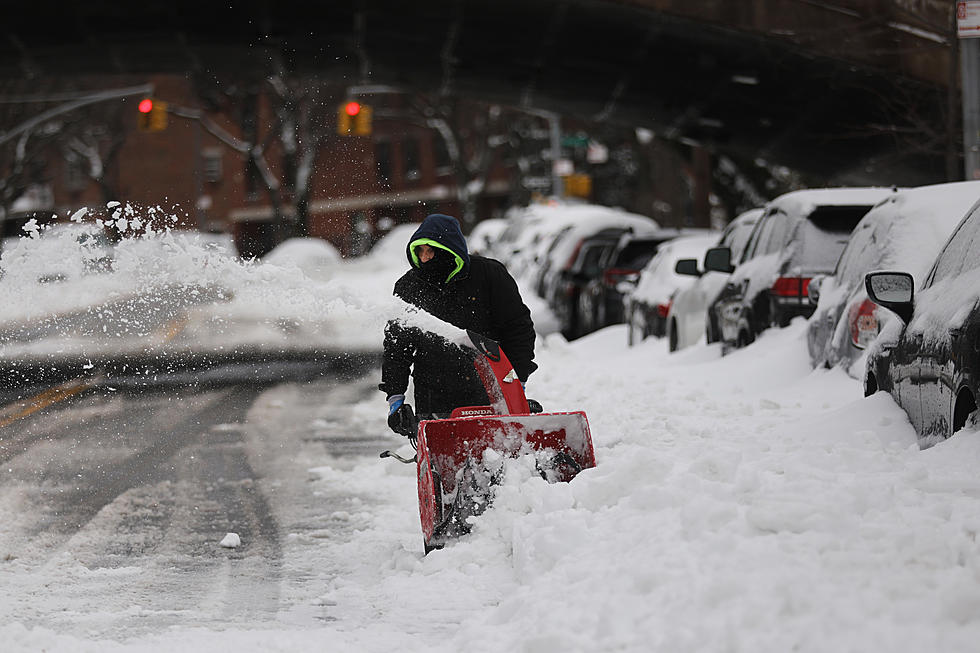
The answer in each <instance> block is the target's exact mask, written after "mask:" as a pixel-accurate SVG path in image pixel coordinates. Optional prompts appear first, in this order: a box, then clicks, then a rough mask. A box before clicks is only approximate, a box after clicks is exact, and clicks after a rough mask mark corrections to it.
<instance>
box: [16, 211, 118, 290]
mask: <svg viewBox="0 0 980 653" xmlns="http://www.w3.org/2000/svg"><path fill="white" fill-rule="evenodd" d="M113 251H114V245H113V243H112V240H110V238H109V236H108V235H107V233H106V231H105V229H104V228H103V227H102V226H100V225H98V224H95V223H91V222H86V223H77V222H57V223H53V224H49V225H47V226H44V227H41V228H40V229H39V230H38V232H37V233H36V234H35V235H32V236H22V237H21V238H17V239H9V240H8V241H7V242H6V243H5V245H4V251H3V256H2V258H0V268H2V270H3V273H4V275H18V276H21V277H23V278H24V279H25V280H32V281H34V282H36V283H53V282H60V281H73V280H78V279H80V278H82V277H84V276H85V275H89V274H96V273H100V272H109V271H110V270H111V269H112V261H113Z"/></svg>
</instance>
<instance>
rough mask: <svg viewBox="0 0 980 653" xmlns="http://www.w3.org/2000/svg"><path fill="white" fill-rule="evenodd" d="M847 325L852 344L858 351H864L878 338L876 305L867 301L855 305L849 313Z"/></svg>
mask: <svg viewBox="0 0 980 653" xmlns="http://www.w3.org/2000/svg"><path fill="white" fill-rule="evenodd" d="M847 324H848V326H849V327H850V329H851V344H852V345H854V346H855V347H857V348H858V349H864V348H865V347H867V346H868V345H870V344H871V341H872V340H874V339H875V338H876V337H878V330H879V325H878V316H877V315H876V314H875V304H874V302H872V301H871V300H870V299H865V300H864V301H863V302H861V303H860V304H854V305H852V306H851V308H850V310H848V312H847Z"/></svg>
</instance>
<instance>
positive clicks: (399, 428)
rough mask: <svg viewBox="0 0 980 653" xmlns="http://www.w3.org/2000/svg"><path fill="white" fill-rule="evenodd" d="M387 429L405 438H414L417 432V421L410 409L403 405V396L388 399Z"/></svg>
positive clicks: (393, 396) (408, 406)
mask: <svg viewBox="0 0 980 653" xmlns="http://www.w3.org/2000/svg"><path fill="white" fill-rule="evenodd" d="M388 428H390V429H391V430H392V431H394V432H395V433H397V434H398V435H404V436H405V437H407V438H414V437H415V436H416V434H417V433H418V430H419V421H418V420H417V419H416V418H415V412H414V411H413V410H412V407H411V406H410V405H408V404H406V403H405V395H392V396H391V397H388Z"/></svg>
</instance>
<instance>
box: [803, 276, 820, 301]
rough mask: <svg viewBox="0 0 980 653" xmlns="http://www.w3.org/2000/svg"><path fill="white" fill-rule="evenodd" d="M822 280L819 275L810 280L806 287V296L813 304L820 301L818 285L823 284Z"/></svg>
mask: <svg viewBox="0 0 980 653" xmlns="http://www.w3.org/2000/svg"><path fill="white" fill-rule="evenodd" d="M823 280H824V276H823V275H822V274H819V275H817V276H815V277H813V278H812V279H810V283H808V284H807V286H806V294H807V296H808V297H809V298H810V301H811V302H813V303H814V304H816V303H817V302H819V301H820V284H822V283H823Z"/></svg>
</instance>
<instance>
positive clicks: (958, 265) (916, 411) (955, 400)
mask: <svg viewBox="0 0 980 653" xmlns="http://www.w3.org/2000/svg"><path fill="white" fill-rule="evenodd" d="M865 286H866V290H867V292H868V297H870V298H871V301H873V302H875V303H876V304H878V305H879V306H882V307H884V308H887V309H890V310H891V311H893V312H894V313H895V314H896V315H897V316H898V317H899V318H900V321H896V322H894V323H893V324H894V325H895V328H894V329H886V330H885V331H883V332H882V334H881V336H880V337H879V339H878V341H877V342H876V343H875V346H873V347H872V348H871V350H870V352H869V354H868V361H867V367H866V373H865V381H864V393H865V395H871V394H874V393H875V392H877V391H879V390H884V391H886V392H888V393H890V394H891V396H892V397H893V398H894V399H895V401H896V402H897V403H898V404H899V405H900V406H901V407H902V409H904V410H905V412H906V413H907V414H908V416H909V420H910V421H911V422H912V426H913V427H915V431H916V433H917V434H918V436H919V446H921V447H923V448H924V447H928V446H930V445H932V444H935V443H936V442H938V441H940V440H942V439H945V438H948V437H949V436H951V435H952V434H953V433H956V432H957V431H958V430H960V429H961V428H963V427H964V426H967V425H968V424H969V423H970V419H971V415H974V413H975V412H976V410H977V395H978V393H980V202H978V203H977V204H974V206H973V207H972V208H971V209H970V211H969V213H968V214H967V215H966V217H965V218H964V219H963V221H962V222H960V224H959V226H958V227H957V228H956V230H955V231H954V232H953V235H952V236H951V237H950V239H949V241H948V242H947V243H946V246H945V247H944V248H943V249H942V251H940V253H939V256H938V257H937V258H936V260H935V262H934V263H933V265H932V269H931V270H930V271H929V274H928V275H927V276H926V279H925V281H924V282H923V284H922V290H921V291H920V292H919V293H917V294H916V293H915V292H914V290H913V289H914V287H915V280H914V279H913V277H912V275H911V274H909V273H907V272H871V273H869V274H868V275H867V276H866V277H865Z"/></svg>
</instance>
